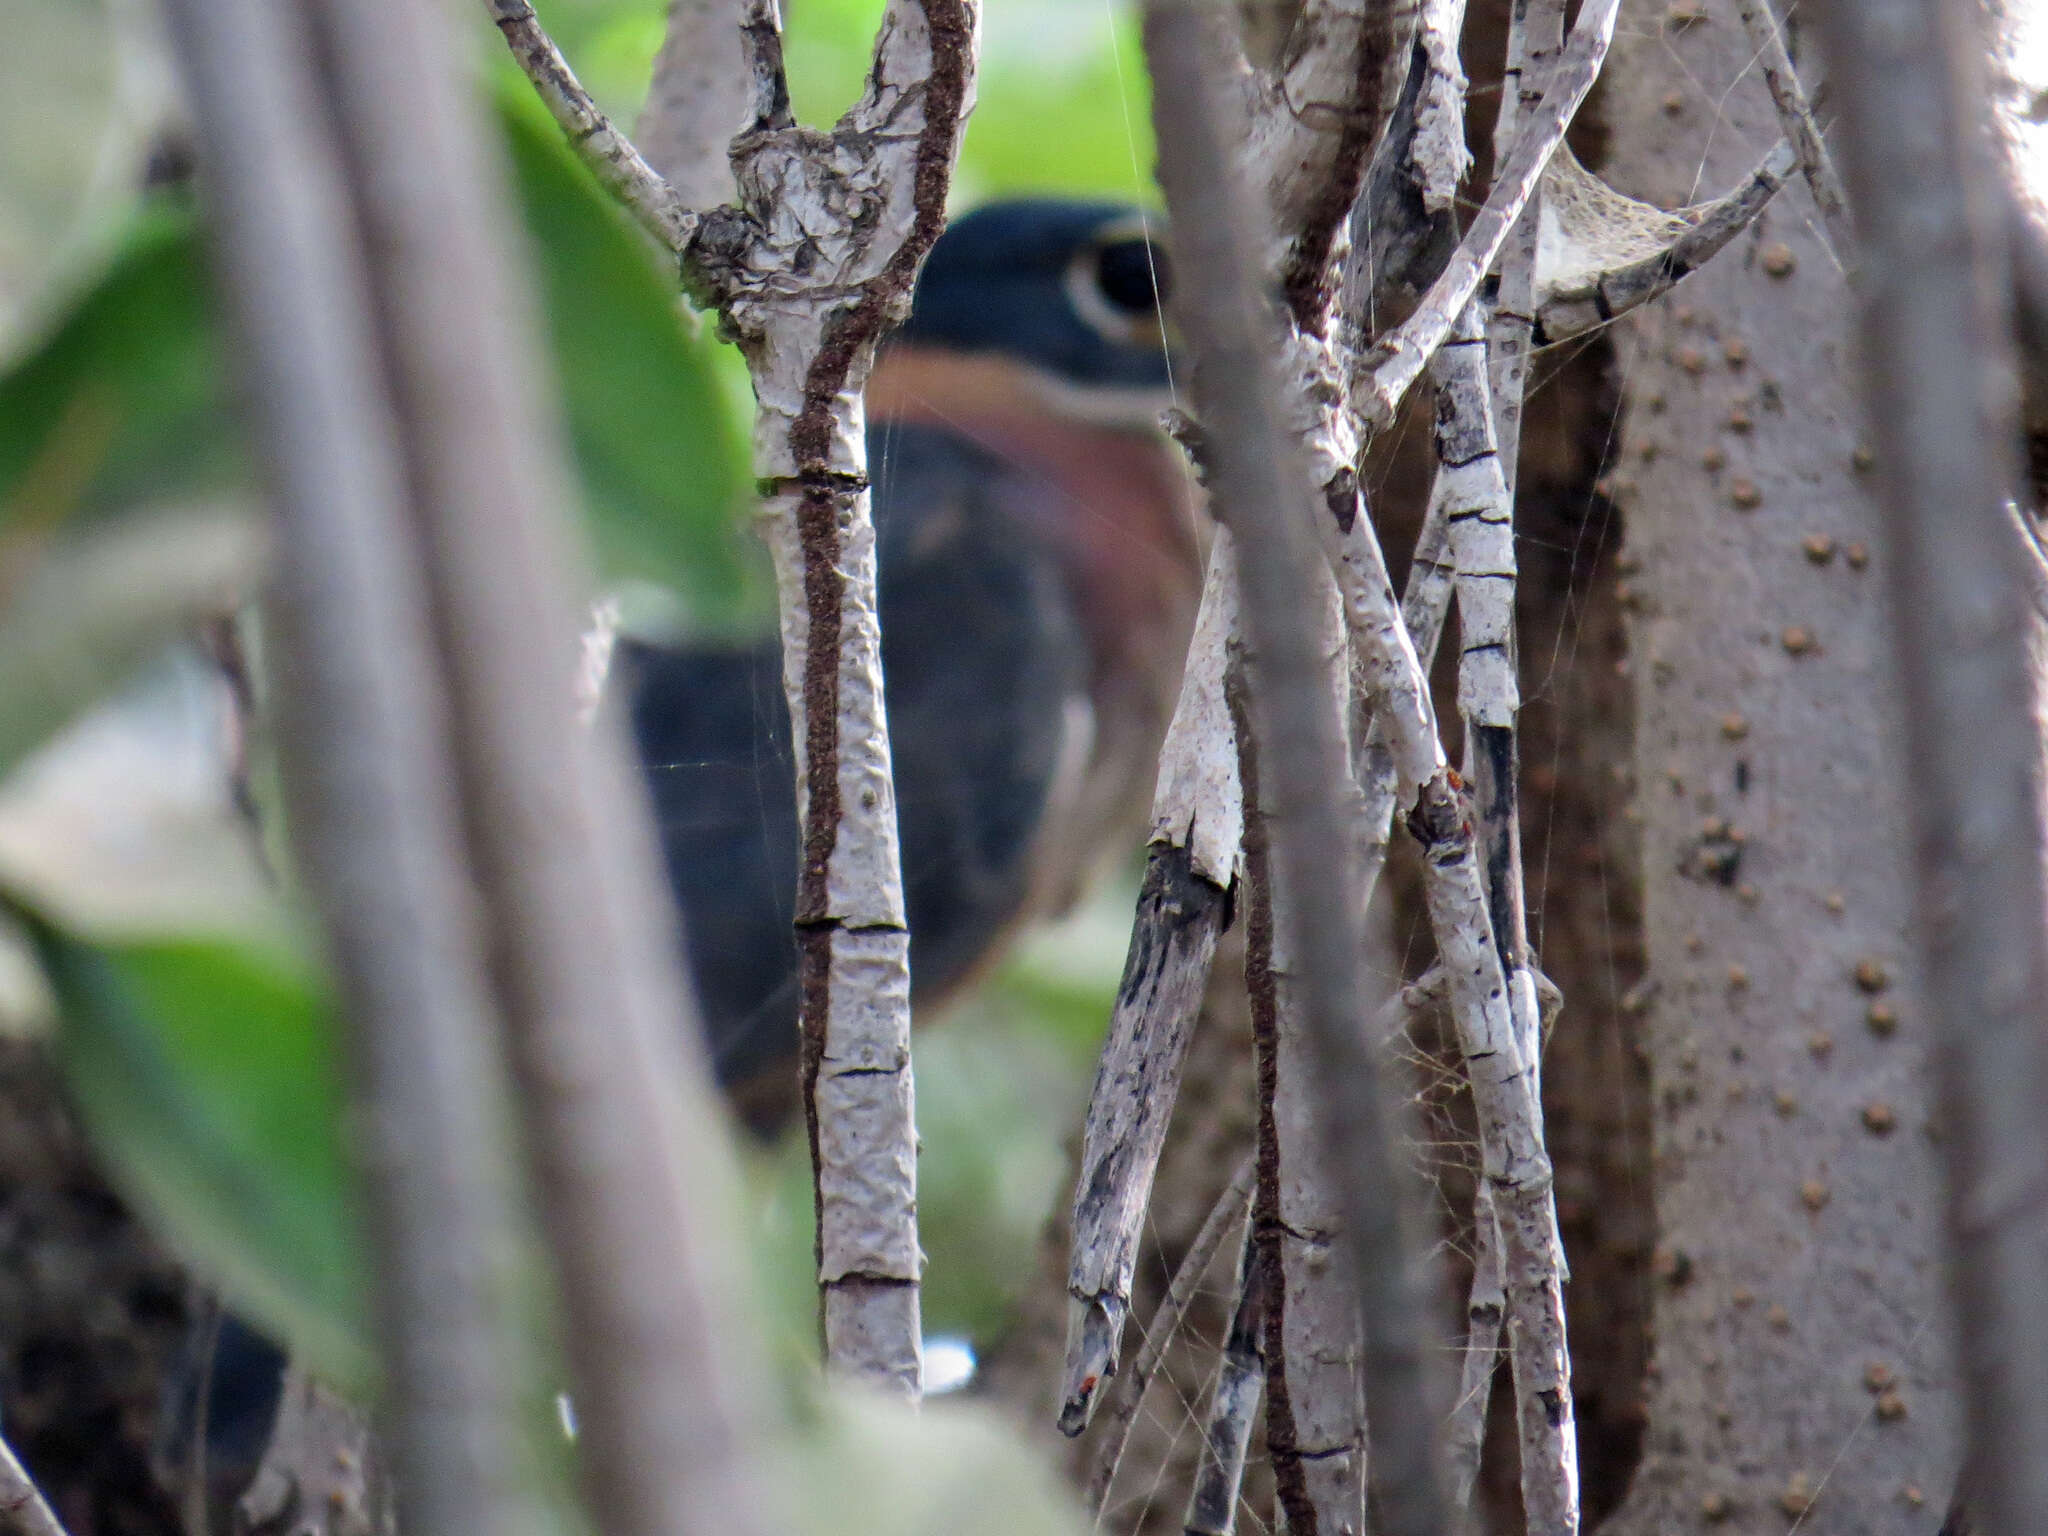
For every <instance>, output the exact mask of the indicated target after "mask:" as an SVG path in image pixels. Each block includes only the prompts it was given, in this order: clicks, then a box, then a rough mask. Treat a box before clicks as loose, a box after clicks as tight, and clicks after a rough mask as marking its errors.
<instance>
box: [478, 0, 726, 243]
mask: <svg viewBox="0 0 2048 1536" xmlns="http://www.w3.org/2000/svg"><path fill="white" fill-rule="evenodd" d="M486 3H487V4H488V5H489V6H490V10H491V19H492V20H493V21H495V22H496V23H497V24H498V30H499V31H500V32H502V33H504V34H505V42H506V43H507V45H508V46H510V48H511V50H512V57H513V58H514V59H516V60H518V62H519V67H520V68H521V69H523V70H525V71H526V78H527V79H529V80H531V81H532V82H533V88H534V90H535V92H537V93H538V94H539V96H540V99H541V100H542V102H544V103H545V104H546V106H547V109H548V111H549V112H551V113H553V114H554V119H555V121H556V122H557V123H559V124H560V125H561V128H562V132H563V133H565V134H566V135H568V138H569V143H570V146H571V147H572V148H574V149H575V151H576V153H577V155H578V156H580V157H581V159H582V161H583V163H584V164H585V165H587V166H589V167H590V169H591V171H592V172H593V173H594V174H595V175H596V177H597V179H598V180H599V181H601V182H603V183H604V185H605V186H606V188H607V189H609V190H610V192H611V194H612V195H613V196H614V197H616V198H617V199H618V200H619V201H620V202H621V203H623V204H625V206H626V210H627V211H628V212H629V213H631V214H632V215H633V217H634V218H636V219H638V220H639V221H640V225H641V227H642V228H644V229H645V230H646V231H647V232H648V233H649V234H650V235H652V236H654V238H655V239H657V240H659V241H660V242H661V243H662V245H663V246H665V247H666V248H667V249H669V250H671V251H680V250H682V249H683V248H684V247H685V246H686V245H688V244H689V243H690V236H691V235H693V234H694V233H696V229H697V216H696V215H695V214H693V213H692V212H691V211H690V208H689V205H688V204H687V203H685V202H684V201H683V198H682V197H681V196H680V195H679V194H678V193H677V191H676V189H675V188H674V187H672V186H670V185H669V184H668V183H667V182H666V181H664V180H663V179H662V178H661V176H660V175H659V174H658V173H657V172H656V171H655V169H654V168H653V167H652V166H650V165H649V164H648V163H647V162H646V161H645V160H644V159H642V158H641V156H640V151H639V150H637V149H635V148H634V147H633V145H632V143H631V141H630V140H628V139H627V138H626V136H625V135H624V134H623V133H620V132H619V130H618V129H617V128H615V127H613V126H612V121H611V119H610V118H608V117H606V116H605V115H604V113H603V112H602V111H600V110H599V109H598V105H597V103H596V102H595V101H592V100H591V99H590V93H589V92H588V91H586V90H584V89H583V83H582V82H581V81H580V80H578V79H577V78H576V72H575V71H574V70H572V69H571V68H570V67H569V61H568V60H567V59H565V58H563V57H562V53H561V50H560V49H558V48H557V47H556V46H555V44H554V40H553V39H552V38H550V37H549V36H548V35H547V32H546V31H545V30H544V29H543V28H542V27H541V24H540V18H539V17H537V16H535V15H534V13H533V7H532V6H531V5H529V4H528V3H527V0H486ZM735 62H737V61H735ZM737 126H738V124H737V123H735V124H734V127H735V128H737Z"/></svg>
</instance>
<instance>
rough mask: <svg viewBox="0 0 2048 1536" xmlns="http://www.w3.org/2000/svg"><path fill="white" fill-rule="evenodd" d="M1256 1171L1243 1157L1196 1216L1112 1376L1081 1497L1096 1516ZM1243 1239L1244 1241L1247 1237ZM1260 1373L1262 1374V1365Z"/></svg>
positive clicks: (1243, 1207)
mask: <svg viewBox="0 0 2048 1536" xmlns="http://www.w3.org/2000/svg"><path fill="white" fill-rule="evenodd" d="M1256 1173H1257V1166H1256V1164H1255V1163H1254V1162H1253V1160H1252V1158H1251V1157H1250V1155H1249V1154H1247V1155H1246V1157H1245V1158H1244V1159H1243V1161H1241V1162H1240V1163H1239V1164H1238V1165H1237V1169H1236V1171H1235V1172H1234V1173H1232V1174H1231V1176H1230V1182H1229V1183H1228V1184H1226V1185H1224V1186H1223V1190H1222V1192H1221V1193H1220V1194H1218V1195H1217V1196H1216V1203H1215V1204H1214V1205H1212V1206H1210V1207H1209V1214H1208V1215H1207V1216H1205V1217H1203V1218H1202V1225H1201V1227H1200V1228H1199V1229H1198V1230H1197V1231H1196V1233H1195V1237H1194V1241H1193V1242H1191V1243H1189V1244H1188V1251H1187V1252H1186V1253H1185V1254H1183V1255H1181V1261H1180V1267H1179V1268H1178V1269H1176V1270H1174V1272H1173V1279H1172V1280H1170V1281H1169V1282H1167V1286H1166V1294H1165V1296H1163V1297H1161V1298H1160V1302H1159V1308H1158V1310H1157V1311H1155V1312H1154V1313H1153V1314H1152V1321H1151V1322H1150V1323H1148V1324H1147V1325H1146V1327H1145V1342H1144V1343H1143V1344H1142V1345H1140V1346H1139V1349H1138V1353H1137V1357H1136V1358H1135V1359H1133V1360H1132V1362H1131V1368H1130V1369H1129V1370H1128V1371H1125V1372H1121V1373H1120V1374H1119V1376H1118V1379H1117V1385H1116V1389H1115V1392H1114V1394H1113V1395H1112V1396H1111V1397H1110V1399H1109V1401H1108V1402H1107V1404H1106V1405H1105V1406H1104V1409H1103V1412H1102V1414H1101V1418H1100V1423H1101V1426H1102V1427H1101V1429H1100V1430H1099V1431H1098V1432H1097V1433H1098V1440H1099V1445H1098V1448H1097V1450H1096V1453H1095V1465H1094V1467H1093V1468H1092V1469H1091V1470H1090V1472H1089V1474H1088V1487H1087V1493H1086V1495H1085V1497H1086V1499H1087V1504H1088V1508H1089V1509H1091V1510H1094V1511H1096V1512H1097V1513H1100V1512H1101V1509H1102V1501H1103V1500H1104V1499H1105V1498H1107V1497H1108V1495H1109V1485H1110V1484H1111V1483H1112V1482H1113V1481H1115V1479H1116V1471H1117V1468H1118V1467H1119V1466H1121V1465H1122V1464H1123V1459H1124V1447H1125V1446H1126V1445H1127V1444H1128V1443H1129V1441H1130V1436H1131V1425H1132V1424H1133V1423H1134V1422H1136V1420H1137V1417H1138V1409H1139V1408H1140V1407H1141V1406H1142V1405H1143V1404H1144V1401H1145V1389H1146V1388H1147V1387H1148V1386H1150V1385H1151V1384H1152V1374H1153V1372H1155V1371H1157V1370H1158V1369H1159V1362H1160V1361H1161V1360H1164V1359H1165V1358H1166V1348H1167V1345H1169V1344H1171V1343H1172V1342H1173V1339H1174V1336H1175V1334H1176V1333H1178V1332H1179V1330H1180V1325H1181V1321H1182V1319H1184V1318H1185V1317H1186V1316H1187V1312H1188V1308H1189V1307H1190V1306H1192V1305H1193V1304H1194V1300H1195V1291H1196V1290H1197V1288H1199V1287H1200V1285H1201V1283H1202V1278H1203V1276H1205V1275H1206V1274H1208V1272H1209V1266H1210V1265H1211V1264H1213V1263H1215V1262H1216V1255H1217V1253H1218V1252H1219V1251H1220V1250H1221V1249H1222V1247H1223V1240H1224V1239H1225V1238H1226V1237H1228V1236H1229V1235H1230V1234H1231V1232H1232V1230H1233V1229H1234V1228H1236V1227H1237V1226H1238V1225H1239V1224H1240V1223H1242V1222H1244V1221H1246V1220H1248V1219H1249V1217H1250V1214H1251V1213H1250V1210H1249V1209H1248V1205H1247V1202H1249V1201H1250V1199H1251V1194H1252V1184H1253V1180H1254V1176H1255V1174H1256ZM1246 1235H1247V1238H1249V1233H1247V1234H1246ZM1240 1283H1241V1282H1240ZM1260 1374H1261V1376H1263V1374H1264V1370H1263V1367H1262V1368H1261V1372H1260Z"/></svg>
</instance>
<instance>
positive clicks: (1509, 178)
mask: <svg viewBox="0 0 2048 1536" xmlns="http://www.w3.org/2000/svg"><path fill="white" fill-rule="evenodd" d="M1619 9H1620V0H1588V3H1587V4H1586V5H1585V7H1584V8H1583V9H1582V10H1581V11H1580V12H1579V20H1578V25H1576V26H1575V27H1573V28H1572V35H1571V40H1570V41H1569V42H1568V43H1567V44H1566V45H1565V49H1564V52H1563V54H1562V55H1560V57H1559V59H1558V67H1557V73H1556V76H1555V80H1554V83H1553V84H1552V85H1551V88H1550V89H1549V90H1548V91H1547V92H1546V93H1545V95H1544V98H1543V104H1542V106H1541V107H1540V108H1538V109H1537V110H1536V111H1535V112H1534V113H1532V114H1531V115H1530V117H1529V120H1528V123H1527V125H1526V126H1525V127H1524V128H1523V129H1522V131H1521V133H1520V135H1519V137H1518V138H1517V139H1516V141H1515V148H1514V152H1513V153H1512V154H1510V155H1509V156H1508V158H1507V162H1506V164H1505V165H1503V166H1502V167H1501V170H1500V174H1499V175H1498V176H1497V177H1496V178H1495V180H1494V186H1493V190H1492V191H1491V192H1490V193H1489V194H1488V195H1487V199H1486V206H1485V207H1483V208H1482V209H1480V211H1479V215H1478V217H1477V218H1475V219H1473V221H1472V223H1471V226H1470V227H1469V228H1468V229H1467V230H1466V231H1465V238H1464V239H1463V240H1462V241H1461V242H1459V245H1458V249H1457V251H1456V253H1455V254H1454V255H1453V256H1452V257H1451V260H1450V263H1449V265H1448V266H1447V267H1446V268H1445V269H1444V273H1443V275H1442V276H1441V277H1439V278H1438V279H1437V280H1436V282H1435V283H1433V284H1432V285H1431V287H1430V290H1429V292H1428V293H1427V294H1426V295H1424V297H1423V300H1422V303H1421V304H1420V305H1419V306H1417V308H1416V310H1415V312H1414V314H1412V315H1410V316H1409V317H1408V319H1406V320H1405V321H1403V322H1402V323H1401V324H1400V325H1399V326H1397V327H1395V328H1394V329H1393V330H1391V331H1389V332H1388V333H1387V334H1386V335H1384V336H1382V337H1381V338H1380V339H1379V340H1378V341H1377V342H1375V343H1374V344H1373V346H1372V348H1371V349H1370V350H1369V351H1368V352H1367V353H1366V354H1365V355H1364V356H1363V357H1362V358H1360V359H1359V360H1358V364H1357V367H1356V368H1355V369H1354V370H1353V377H1352V380H1351V392H1352V400H1353V405H1354V407H1355V409H1356V410H1357V411H1358V413H1359V415H1360V416H1361V417H1362V418H1363V420H1364V421H1365V422H1366V424H1367V425H1368V426H1369V427H1371V428H1372V429H1373V430H1375V431H1383V430H1385V428H1386V427H1387V426H1389V425H1390V424H1391V423H1392V422H1393V419H1394V411H1395V409H1396V408H1397V407H1398V406H1399V405H1400V402H1401V397H1402V396H1403V395H1405V394H1406V393H1407V392H1408V390H1409V387H1410V386H1411V385H1413V384H1414V383H1415V381H1416V379H1418V378H1420V377H1421V375H1422V370H1423V367H1424V365H1426V364H1427V363H1428V361H1429V359H1430V357H1431V356H1432V355H1433V354H1434V353H1435V351H1436V349H1437V348H1438V347H1440V346H1442V345H1443V339H1444V337H1445V336H1446V335H1448V334H1449V333H1450V329H1451V326H1452V324H1453V323H1455V322H1456V320H1457V318H1458V316H1459V314H1460V313H1461V312H1462V311H1463V310H1464V308H1465V306H1466V305H1467V304H1469V303H1470V302H1471V301H1472V296H1473V295H1474V294H1475V293H1477V292H1478V291H1479V283H1480V280H1481V279H1482V278H1484V277H1485V275H1486V274H1487V272H1488V271H1490V270H1491V269H1492V267H1493V264H1494V262H1495V260H1496V259H1497V258H1498V257H1499V255H1500V252H1501V248H1502V247H1503V246H1504V245H1505V244H1506V242H1507V238H1508V233H1509V231H1510V230H1511V229H1512V228H1513V226H1514V223H1515V220H1516V219H1517V218H1519V217H1520V216H1521V212H1522V208H1523V206H1524V204H1526V203H1527V202H1528V200H1529V198H1530V196H1531V195H1532V194H1533V193H1534V191H1535V189H1536V183H1537V181H1538V180H1539V179H1540V178H1541V176H1542V174H1543V170H1544V167H1545V166H1546V165H1548V164H1549V162H1550V157H1551V155H1552V153H1553V152H1555V150H1556V149H1557V146H1558V145H1559V144H1561V143H1563V142H1564V132H1565V129H1566V128H1567V127H1568V126H1569V125H1570V123H1571V120H1572V117H1573V115H1574V114H1575V113H1576V112H1577V111H1578V109H1579V103H1580V102H1582V101H1583V100H1585V97H1586V93H1587V92H1588V91H1590V90H1591V89H1592V88H1593V82H1594V81H1595V80H1596V79H1598V78H1599V75H1600V65H1601V63H1602V62H1603V61H1604V60H1605V59H1606V57H1607V44H1608V42H1609V41H1610V40H1611V39H1612V38H1613V36H1614V18H1615V14H1616V12H1617V11H1618V10H1619Z"/></svg>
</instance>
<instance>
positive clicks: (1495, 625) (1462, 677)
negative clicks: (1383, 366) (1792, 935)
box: [1430, 304, 1562, 1508]
mask: <svg viewBox="0 0 2048 1536" xmlns="http://www.w3.org/2000/svg"><path fill="white" fill-rule="evenodd" d="M1499 334H1500V333H1499V332H1498V331H1496V330H1493V329H1491V328H1489V329H1482V327H1481V321H1480V315H1479V311H1478V306H1477V305H1476V304H1475V305H1472V306H1468V308H1467V309H1466V311H1465V313H1464V315H1462V316H1461V317H1460V318H1459V322H1458V324H1457V326H1456V327H1454V328H1453V330H1452V332H1451V337H1450V339H1449V340H1448V341H1447V342H1446V343H1445V344H1444V347H1443V349H1442V350H1441V351H1439V352H1438V353H1437V355H1436V356H1435V357H1434V358H1432V359H1431V360H1430V373H1431V377H1432V379H1433V381H1434V382H1435V385H1436V391H1437V404H1436V455H1437V479H1438V486H1439V488H1440V489H1441V491H1442V494H1443V496H1444V499H1445V503H1446V505H1447V508H1448V510H1447V513H1446V522H1447V524H1448V526H1449V530H1450V542H1451V551H1452V558H1453V562H1454V564H1455V566H1456V581H1457V590H1458V631H1459V654H1458V703H1459V711H1460V713H1461V714H1462V715H1463V716H1464V720H1465V730H1466V742H1467V754H1468V759H1469V762H1468V778H1469V779H1470V780H1471V782H1472V785H1473V799H1474V804H1475V808H1476V809H1477V812H1478V826H1477V829H1476V832H1477V842H1478V848H1479V853H1480V857H1481V860H1482V868H1483V871H1484V877H1485V888H1486V897H1487V909H1488V916H1489V920H1490V924H1491V927H1492V930H1493V938H1494V947H1495V949H1496V951H1497V952H1498V954H1499V956H1500V963H1501V970H1502V974H1503V975H1505V976H1506V977H1507V979H1508V985H1509V994H1508V1006H1509V1012H1510V1014H1511V1015H1512V1017H1513V1019H1514V1023H1515V1028H1516V1030H1517V1032H1518V1033H1519V1034H1520V1036H1521V1039H1522V1049H1523V1054H1524V1059H1525V1060H1526V1061H1527V1062H1528V1064H1529V1068H1530V1070H1531V1072H1532V1073H1533V1072H1534V1071H1535V1070H1536V1066H1537V1063H1538V1062H1540V1060H1541V1057H1542V1039H1541V1026H1540V1024H1539V1023H1538V1020H1537V1012H1536V995H1535V987H1534V974H1533V970H1532V967H1531V961H1530V955H1529V940H1528V925H1527V919H1526V915H1525V909H1524V906H1523V885H1522V859H1521V836H1520V831H1521V829H1520V826H1519V824H1518V813H1517V806H1516V803H1515V802H1516V796H1515V788H1516V772H1517V768H1518V763H1517V756H1518V746H1517V741H1516V735H1515V717H1516V714H1517V712H1518V711H1519V709H1520V703H1521V694H1520V688H1519V685H1518V683H1517V680H1516V676H1515V648H1514V647H1515V630H1514V622H1515V612H1514V603H1515V576H1516V570H1515V539H1514V532H1515V530H1514V510H1513V504H1512V501H1511V500H1510V497H1509V493H1508V488H1507V485H1506V482H1505V476H1504V470H1503V459H1502V455H1501V454H1500V453H1498V452H1496V450H1495V447H1494V437H1493V432H1494V426H1495V422H1496V420H1497V417H1496V415H1495V413H1494V412H1492V411H1491V410H1489V408H1488V398H1487V362H1488V359H1489V356H1490V354H1491V352H1492V344H1493V342H1494V341H1495V340H1496V339H1498V337H1499ZM1527 339H1528V338H1527V336H1526V334H1524V335H1522V336H1520V337H1517V338H1516V339H1515V344H1516V345H1525V344H1526V342H1527ZM1506 377H1507V381H1508V383H1509V385H1510V387H1519V386H1520V384H1521V382H1522V374H1521V373H1520V372H1518V371H1514V370H1507V371H1506ZM1533 1096H1534V1098H1535V1100H1536V1105H1537V1110H1538V1112H1539V1113H1540V1110H1541V1093H1540V1089H1539V1090H1538V1091H1537V1092H1536V1093H1535V1094H1534V1095H1533ZM1538 1134H1539V1135H1540V1126H1539V1131H1538ZM1497 1220H1498V1212H1497V1206H1496V1203H1495V1201H1494V1198H1493V1191H1492V1189H1491V1187H1490V1186H1489V1185H1488V1184H1487V1182H1486V1181H1485V1180H1483V1179H1482V1180H1481V1183H1480V1190H1479V1195H1478V1198H1477V1200H1476V1201H1475V1208H1474V1211H1473V1228H1474V1234H1475V1235H1474V1263H1473V1273H1472V1289H1471V1294H1470V1296H1469V1297H1468V1299H1467V1302H1466V1309H1465V1313H1466V1340H1465V1353H1464V1359H1463V1364H1462V1367H1461V1375H1462V1380H1461V1383H1460V1394H1459V1399H1458V1403H1457V1407H1456V1409H1455V1410H1454V1411H1453V1415H1452V1428H1451V1433H1450V1444H1451V1475H1452V1497H1453V1498H1454V1500H1457V1501H1458V1507H1460V1508H1462V1507H1463V1506H1464V1503H1465V1501H1468V1500H1469V1499H1470V1497H1471V1489H1472V1482H1473V1478H1474V1476H1475V1475H1476V1473H1477V1470H1478V1467H1477V1458H1478V1454H1479V1449H1480V1446H1481V1444H1482V1443H1483V1440H1484V1437H1485V1419H1486V1404H1487V1398H1488V1396H1489V1395H1490V1393H1489V1391H1488V1386H1489V1384H1490V1383H1491V1381H1492V1379H1493V1362H1494V1359H1495V1357H1496V1354H1497V1352H1498V1348H1499V1339H1500V1325H1501V1321H1502V1317H1503V1314H1504V1310H1505V1296H1504V1292H1503V1285H1504V1276H1503V1273H1502V1262H1503V1258H1502V1244H1501V1241H1500V1235H1499V1233H1498V1231H1497V1230H1496V1224H1497ZM1561 1251H1562V1250H1561V1245H1560V1252H1561ZM1517 1408H1518V1411H1519V1412H1520V1414H1521V1415H1522V1417H1523V1418H1524V1420H1525V1421H1526V1420H1527V1418H1528V1416H1529V1415H1530V1414H1531V1413H1540V1412H1542V1411H1543V1409H1542V1407H1541V1405H1539V1404H1537V1403H1535V1402H1532V1401H1529V1400H1525V1399H1523V1398H1521V1397H1520V1395H1519V1394H1518V1397H1517ZM1539 1443H1540V1437H1539ZM1523 1465H1524V1470H1525V1472H1526V1471H1532V1470H1534V1471H1540V1469H1541V1467H1542V1465H1543V1463H1542V1462H1541V1461H1535V1462H1532V1461H1531V1459H1530V1458H1528V1457H1526V1456H1525V1457H1524V1458H1523ZM1524 1502H1525V1504H1527V1503H1528V1502H1529V1498H1528V1495H1527V1494H1525V1495H1524ZM1532 1507H1533V1506H1532Z"/></svg>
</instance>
